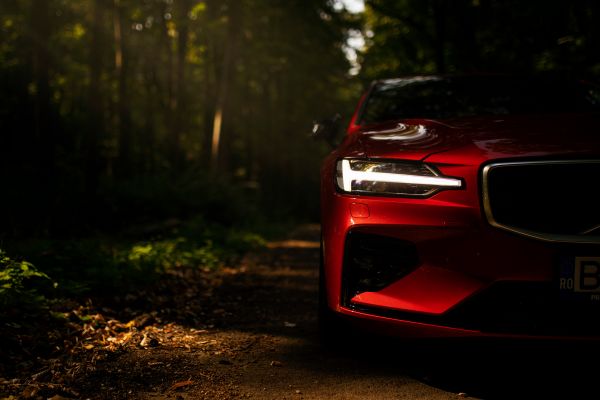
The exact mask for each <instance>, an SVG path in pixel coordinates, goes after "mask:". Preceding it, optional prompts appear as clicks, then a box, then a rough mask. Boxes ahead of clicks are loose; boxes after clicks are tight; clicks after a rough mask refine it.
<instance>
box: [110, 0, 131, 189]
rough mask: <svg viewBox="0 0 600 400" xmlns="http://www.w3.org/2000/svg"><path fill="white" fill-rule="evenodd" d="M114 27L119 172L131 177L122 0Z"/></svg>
mask: <svg viewBox="0 0 600 400" xmlns="http://www.w3.org/2000/svg"><path fill="white" fill-rule="evenodd" d="M113 5H114V8H113V28H114V40H115V74H116V77H117V85H118V103H117V109H118V116H119V118H118V121H119V125H118V138H119V153H118V154H119V155H118V157H119V158H118V160H117V173H118V175H119V177H121V178H129V177H131V174H132V166H133V161H134V160H133V154H132V147H133V132H132V122H131V108H130V104H131V96H130V93H129V84H128V81H129V76H128V71H129V52H128V48H127V39H126V37H127V36H126V35H127V31H128V30H127V29H123V27H126V26H127V25H126V24H124V23H123V10H122V7H121V4H120V0H114V3H113Z"/></svg>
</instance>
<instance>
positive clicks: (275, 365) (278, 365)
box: [271, 360, 283, 367]
mask: <svg viewBox="0 0 600 400" xmlns="http://www.w3.org/2000/svg"><path fill="white" fill-rule="evenodd" d="M271 367H283V363H282V362H281V361H275V360H274V361H271Z"/></svg>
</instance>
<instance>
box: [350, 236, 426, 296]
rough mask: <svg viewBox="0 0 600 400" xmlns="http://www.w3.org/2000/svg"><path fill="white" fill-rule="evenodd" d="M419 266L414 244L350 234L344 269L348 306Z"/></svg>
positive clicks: (390, 238) (385, 237) (383, 237)
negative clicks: (352, 301)
mask: <svg viewBox="0 0 600 400" xmlns="http://www.w3.org/2000/svg"><path fill="white" fill-rule="evenodd" d="M418 264H419V260H418V256H417V249H416V247H415V245H414V243H412V242H409V241H406V240H401V239H396V238H392V237H387V236H380V235H373V234H367V233H360V232H350V233H349V234H348V236H347V238H346V248H345V255H344V266H343V276H342V282H343V293H342V298H343V302H344V305H348V303H349V301H350V299H351V298H352V297H354V296H355V295H357V294H358V293H362V292H376V291H378V290H381V289H383V288H384V287H386V286H388V285H390V284H391V283H394V282H395V281H397V280H399V279H401V278H402V277H404V276H406V275H407V274H408V273H410V272H412V271H413V270H414V269H415V268H416V267H417V266H418Z"/></svg>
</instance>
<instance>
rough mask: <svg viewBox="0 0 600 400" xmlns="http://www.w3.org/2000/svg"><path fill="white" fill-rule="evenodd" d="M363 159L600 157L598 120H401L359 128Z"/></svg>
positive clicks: (592, 117)
mask: <svg viewBox="0 0 600 400" xmlns="http://www.w3.org/2000/svg"><path fill="white" fill-rule="evenodd" d="M356 135H358V137H357V140H358V142H360V144H361V147H362V149H363V151H364V153H365V155H366V156H367V157H370V158H403V159H411V160H422V159H425V158H427V157H428V156H430V155H432V154H436V153H442V152H449V151H458V150H461V151H468V152H469V153H473V152H476V153H477V154H478V155H479V156H480V157H481V158H483V159H496V158H507V157H533V156H549V155H552V156H559V155H565V156H568V155H573V154H577V155H586V154H590V155H591V154H596V155H597V154H598V153H600V115H598V114H577V115H575V114H569V115H543V116H542V115H540V116H501V117H500V116H495V117H470V118H456V119H450V120H443V121H436V120H403V121H401V122H393V123H385V124H379V125H371V126H367V127H361V129H360V130H358V132H357V133H356Z"/></svg>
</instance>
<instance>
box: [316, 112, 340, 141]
mask: <svg viewBox="0 0 600 400" xmlns="http://www.w3.org/2000/svg"><path fill="white" fill-rule="evenodd" d="M341 121H342V116H341V115H340V114H335V115H334V116H332V117H331V118H325V119H321V120H318V121H313V129H312V134H311V136H312V137H313V138H314V139H322V140H325V142H327V144H329V145H330V146H331V147H332V148H335V147H337V145H338V143H337V140H336V139H337V137H338V135H339V133H340V128H341Z"/></svg>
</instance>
